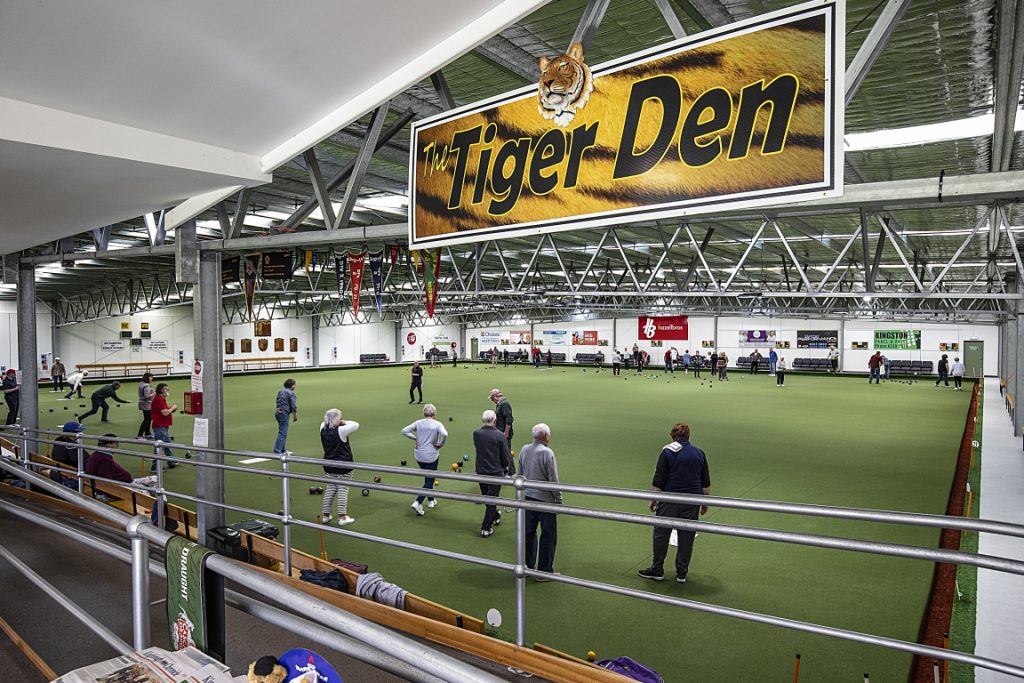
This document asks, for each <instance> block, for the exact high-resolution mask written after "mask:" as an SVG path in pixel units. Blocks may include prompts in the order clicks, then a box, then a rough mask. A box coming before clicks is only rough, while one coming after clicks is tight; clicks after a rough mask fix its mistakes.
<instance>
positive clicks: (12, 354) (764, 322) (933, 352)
mask: <svg viewBox="0 0 1024 683" xmlns="http://www.w3.org/2000/svg"><path fill="white" fill-rule="evenodd" d="M0 322H5V323H6V325H4V326H3V329H4V330H5V331H4V332H0V365H4V366H6V367H14V366H16V365H17V317H16V311H15V306H14V304H13V303H12V302H0ZM644 322H646V321H644V320H643V319H638V318H636V317H625V318H603V319H588V320H572V321H565V322H557V323H550V322H546V323H530V322H528V321H521V322H516V323H509V324H505V325H500V326H498V325H489V326H481V327H473V326H466V325H461V324H434V325H409V324H406V323H396V322H394V321H390V320H383V321H378V322H369V323H363V324H346V325H340V326H324V327H318V326H316V325H315V324H314V322H313V319H312V318H282V319H276V320H273V321H272V322H271V325H270V330H269V336H261V337H257V336H256V329H255V326H254V325H253V324H252V323H242V324H229V325H224V326H223V330H222V332H223V337H224V340H225V342H226V344H225V346H226V347H227V346H231V345H233V347H234V348H233V353H230V354H229V353H226V354H225V360H228V359H243V358H244V359H253V360H256V359H260V358H278V357H282V356H286V357H291V358H294V360H295V363H296V365H297V366H298V367H314V366H321V367H323V366H332V365H354V364H358V363H359V362H360V356H361V355H365V354H385V355H386V356H387V358H388V360H390V361H397V362H411V361H413V360H422V359H425V358H427V355H428V352H429V351H430V349H431V348H437V349H438V350H442V351H447V352H449V353H450V351H451V344H452V343H453V342H454V343H455V344H456V348H457V350H458V353H459V356H460V358H466V357H467V356H468V355H475V356H478V355H479V352H481V351H485V350H487V349H491V348H493V347H497V348H498V349H499V350H505V349H508V350H509V351H510V352H514V351H520V350H522V351H529V349H530V347H531V346H532V345H538V346H540V348H541V349H542V350H543V351H545V352H546V351H548V350H551V351H553V352H554V353H564V354H566V358H567V359H568V360H569V361H572V360H573V359H574V358H575V356H576V354H577V353H583V354H593V353H597V352H599V351H600V352H604V354H605V356H606V358H607V359H608V360H610V359H611V351H612V349H613V348H619V349H620V350H630V349H632V346H633V344H638V345H639V346H640V347H642V348H644V349H646V350H647V351H648V353H650V354H651V357H652V360H653V362H654V363H655V365H660V364H661V362H662V360H661V359H662V357H663V355H664V352H665V350H666V349H669V348H671V347H675V348H676V349H677V350H678V351H679V352H680V353H683V352H684V351H685V350H690V351H691V352H692V351H694V350H696V349H700V350H701V351H702V352H703V353H705V354H706V353H707V352H708V351H709V350H710V348H711V347H712V346H714V348H717V349H718V350H723V351H725V352H726V353H727V354H728V355H729V357H730V359H731V360H732V361H733V362H734V361H735V359H736V358H738V357H739V356H741V355H749V354H750V353H752V352H753V351H754V349H759V350H760V351H761V353H762V354H764V355H767V353H768V349H769V346H770V345H769V344H768V343H759V342H756V341H753V340H756V339H759V338H761V337H760V336H759V335H761V334H762V333H768V334H769V335H773V336H772V337H771V338H773V339H774V340H775V341H776V342H778V345H779V346H782V347H783V348H778V349H777V352H778V353H779V354H780V355H782V356H784V357H786V358H787V360H789V361H790V362H792V361H793V360H795V359H796V358H825V357H826V356H827V354H828V349H826V348H797V339H798V336H799V333H801V332H805V333H806V332H814V331H819V332H822V333H832V334H834V335H836V336H837V338H838V342H839V348H840V351H841V354H840V357H841V361H840V362H841V367H842V369H843V370H845V371H847V372H861V371H865V370H866V368H867V361H868V357H869V356H870V355H871V354H872V353H874V349H873V341H874V332H875V331H876V330H919V331H920V336H921V348H920V349H919V350H918V349H906V350H886V351H885V354H886V355H887V356H888V357H889V358H891V359H893V360H924V361H932V362H933V364H935V363H937V362H938V360H939V358H940V357H941V356H942V354H943V353H948V354H949V355H950V357H951V358H952V357H954V356H956V355H958V354H960V353H962V349H963V348H964V346H963V345H964V342H966V341H968V340H980V341H982V342H984V354H985V357H984V371H985V374H986V375H989V376H996V375H1000V376H1002V377H1004V378H1005V377H1006V376H1007V375H1008V374H1015V373H1016V363H1015V361H1016V355H1017V354H1016V347H1015V346H1014V348H1013V349H1011V352H1010V353H1008V354H1006V358H1005V359H1003V357H1002V354H1001V353H1000V351H1001V347H1004V348H1007V345H1010V344H1012V342H1014V341H1015V339H1016V335H1015V332H1016V331H1017V324H1016V321H1015V320H1011V321H1010V322H1009V323H1007V324H1006V325H1005V326H1004V327H1003V328H1002V329H1001V328H1000V327H999V326H997V325H965V324H956V323H944V322H929V323H920V322H918V323H893V322H886V321H872V320H852V321H850V320H838V319H814V318H769V317H746V318H740V317H717V318H715V317H711V316H690V317H689V318H688V319H687V320H686V328H687V329H686V333H685V337H686V338H685V339H666V340H663V341H661V342H660V343H661V346H658V345H657V343H658V342H652V341H647V340H645V333H644V330H643V323H644ZM677 322H678V321H677ZM36 324H37V329H38V331H39V332H38V335H37V336H38V350H37V357H38V358H39V359H40V365H42V362H43V360H44V355H45V360H46V361H47V364H48V365H49V364H50V363H52V359H53V356H54V355H59V356H61V357H62V358H63V359H64V363H65V365H67V366H68V367H69V369H70V368H73V367H74V366H75V365H76V364H93V363H130V362H169V363H171V368H172V371H174V372H187V371H188V370H189V369H190V367H191V361H192V359H193V355H194V351H193V318H192V308H191V306H178V307H173V308H165V309H161V310H155V311H152V312H147V313H141V314H138V315H133V316H125V317H117V318H108V319H104V320H97V321H92V322H84V323H75V324H69V325H63V326H60V327H57V328H54V327H53V315H52V314H51V313H50V311H49V310H47V309H45V308H43V307H42V306H40V311H39V313H38V314H37V323H36ZM48 330H52V333H48V332H47V331H48ZM261 332H262V333H266V332H267V330H261ZM122 335H124V336H122ZM675 336H683V333H682V332H681V331H679V330H677V331H676V332H675ZM748 337H750V338H751V340H750V341H748ZM133 339H134V340H135V341H134V343H133V341H132V340H133ZM227 340H231V344H228V343H227ZM261 340H262V341H263V342H264V344H261V343H260V342H261ZM275 342H276V344H275ZM786 343H788V344H789V348H785V344H786ZM854 343H866V345H867V348H866V349H854V348H852V346H853V344H854ZM954 344H956V345H958V348H959V350H953V345H954ZM942 345H946V348H947V349H949V350H946V351H943V350H942ZM261 346H265V348H261ZM281 349H283V351H282V350H281ZM474 352H475V354H474ZM1004 361H1005V362H1004ZM40 372H41V373H42V374H41V376H44V377H45V376H47V375H48V374H49V373H48V371H44V370H42V367H40Z"/></svg>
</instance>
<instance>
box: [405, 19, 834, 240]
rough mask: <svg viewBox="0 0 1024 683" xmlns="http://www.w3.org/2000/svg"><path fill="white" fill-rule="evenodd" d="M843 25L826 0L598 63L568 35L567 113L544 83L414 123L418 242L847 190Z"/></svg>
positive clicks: (414, 230)
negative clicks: (550, 114)
mask: <svg viewBox="0 0 1024 683" xmlns="http://www.w3.org/2000/svg"><path fill="white" fill-rule="evenodd" d="M844 27H845V6H844V3H843V0H818V1H816V2H807V3H804V4H802V5H797V6H795V7H790V8H787V9H784V10H779V11H777V12H772V13H770V14H764V15H761V16H757V17H752V18H750V19H747V20H744V21H738V22H735V23H733V24H729V25H728V26H723V27H718V28H714V29H711V30H710V31H706V32H704V33H700V34H695V35H692V36H687V37H685V38H683V39H681V40H678V41H673V42H670V43H666V44H664V45H658V46H655V47H651V48H650V49H647V50H644V51H643V52H638V53H635V54H632V55H627V56H625V57H621V58H619V59H616V60H613V61H611V62H607V63H604V64H601V65H597V66H592V67H590V71H589V74H588V72H587V70H586V69H585V68H584V65H585V63H586V55H581V54H580V51H579V50H578V49H575V48H574V49H572V50H570V51H569V54H568V55H566V56H565V57H564V58H563V57H559V58H558V59H557V60H556V63H559V64H562V63H566V64H567V66H566V72H567V73H572V74H575V76H574V77H573V76H564V78H565V80H569V81H570V82H569V83H568V84H567V85H566V86H565V89H566V90H567V91H568V92H570V93H575V92H577V91H586V92H588V93H589V95H587V96H586V97H583V96H580V100H581V101H582V102H583V103H581V104H577V105H576V109H575V111H574V113H573V114H572V115H568V116H565V117H558V118H555V119H551V118H545V116H543V115H542V114H541V112H540V111H538V106H539V105H543V104H544V103H545V102H546V101H547V100H542V101H541V102H539V101H538V87H537V86H536V85H534V86H529V87H525V88H522V89H520V90H516V91H514V92H510V93H506V94H504V95H499V96H497V97H494V98H491V99H489V100H486V101H483V102H478V103H476V104H471V105H467V106H465V107H462V108H460V109H456V110H454V111H451V112H444V113H442V114H439V115H437V116H435V117H432V118H429V119H425V120H424V121H421V122H418V123H414V124H413V132H412V134H413V144H412V145H411V149H410V154H411V159H410V167H409V185H410V187H412V188H413V192H412V207H411V210H410V212H409V244H410V247H411V248H413V249H425V248H432V247H436V246H440V245H443V244H454V243H459V242H472V241H479V240H485V239H493V238H495V237H508V236H514V235H523V234H534V233H543V232H553V231H556V230H573V229H578V228H587V227H591V228H592V227H596V226H601V225H609V224H621V223H624V222H631V221H646V220H651V219H655V218H665V217H670V216H681V215H693V214H702V213H709V212H719V211H723V210H731V209H739V208H744V209H745V208H747V207H753V206H765V205H770V204H780V203H788V202H793V201H798V200H807V199H816V198H823V197H830V196H837V195H841V194H842V188H843V178H842V166H843V147H842V135H843V92H844V87H843V78H844V68H845V50H844V35H843V31H844ZM548 57H552V58H554V57H555V55H548ZM539 73H540V70H539V69H538V74H539ZM590 74H592V76H593V77H592V79H591V78H590ZM556 75H557V77H558V78H563V74H562V72H561V69H560V70H559V71H558V73H557V74H555V75H553V74H550V73H549V70H548V69H546V70H545V76H544V78H545V79H548V78H549V77H550V78H554V77H555V76H556ZM577 81H578V82H577ZM545 83H547V81H545ZM591 87H592V88H593V90H592V92H591V91H590V88H591ZM545 93H546V91H545ZM542 108H543V107H542Z"/></svg>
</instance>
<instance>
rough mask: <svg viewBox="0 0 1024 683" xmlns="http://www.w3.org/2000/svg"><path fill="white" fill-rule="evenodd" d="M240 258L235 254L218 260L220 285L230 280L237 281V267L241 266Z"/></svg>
mask: <svg viewBox="0 0 1024 683" xmlns="http://www.w3.org/2000/svg"><path fill="white" fill-rule="evenodd" d="M241 263H242V259H240V258H239V257H237V256H230V257H227V258H224V259H222V260H221V262H220V283H221V284H222V285H226V284H229V283H231V282H238V269H239V267H241Z"/></svg>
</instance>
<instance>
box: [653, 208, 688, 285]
mask: <svg viewBox="0 0 1024 683" xmlns="http://www.w3.org/2000/svg"><path fill="white" fill-rule="evenodd" d="M657 229H658V239H659V240H661V247H662V248H663V249H664V250H665V254H666V255H667V256H668V267H669V272H670V273H672V282H674V283H675V285H676V289H682V288H683V285H682V281H681V280H680V279H679V268H678V267H677V266H676V260H675V258H674V257H673V256H672V250H671V249H669V248H668V241H667V240H666V239H665V231H664V230H662V229H661V225H660V224H659V225H658V226H657Z"/></svg>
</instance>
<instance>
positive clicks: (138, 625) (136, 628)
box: [127, 517, 150, 650]
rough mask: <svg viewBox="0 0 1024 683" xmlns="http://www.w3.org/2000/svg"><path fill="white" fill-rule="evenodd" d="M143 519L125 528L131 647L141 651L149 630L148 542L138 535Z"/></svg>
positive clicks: (147, 643)
mask: <svg viewBox="0 0 1024 683" xmlns="http://www.w3.org/2000/svg"><path fill="white" fill-rule="evenodd" d="M148 523H149V520H147V519H146V518H145V517H135V518H133V519H132V520H131V521H130V522H129V523H128V527H127V531H128V535H129V536H130V537H131V539H132V645H133V646H134V647H135V649H136V650H142V649H145V648H147V647H149V645H150V630H149V541H147V540H146V539H145V538H144V537H142V536H140V535H139V525H140V524H148Z"/></svg>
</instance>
